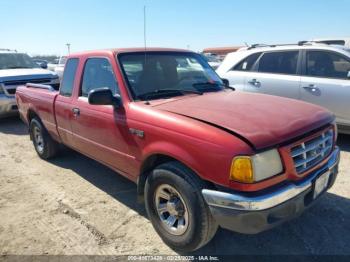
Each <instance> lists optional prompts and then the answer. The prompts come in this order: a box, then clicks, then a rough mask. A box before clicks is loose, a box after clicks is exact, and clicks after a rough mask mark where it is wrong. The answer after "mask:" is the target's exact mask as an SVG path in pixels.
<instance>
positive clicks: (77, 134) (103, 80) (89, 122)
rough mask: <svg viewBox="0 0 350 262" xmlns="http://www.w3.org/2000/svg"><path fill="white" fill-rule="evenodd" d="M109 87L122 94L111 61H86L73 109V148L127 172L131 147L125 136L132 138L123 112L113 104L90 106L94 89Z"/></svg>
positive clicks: (99, 58)
mask: <svg viewBox="0 0 350 262" xmlns="http://www.w3.org/2000/svg"><path fill="white" fill-rule="evenodd" d="M102 87H108V88H110V89H111V91H112V93H113V94H117V93H119V88H118V84H117V81H116V79H115V76H114V73H113V69H112V66H111V63H110V61H109V59H108V58H104V57H98V58H89V59H87V60H86V62H85V66H84V71H83V77H82V80H81V87H80V93H79V97H78V98H77V100H76V102H75V105H74V108H73V109H72V110H73V115H74V116H73V120H72V129H73V136H74V147H75V148H76V149H77V150H79V151H81V152H82V153H83V154H86V155H88V156H90V157H92V158H94V159H96V160H98V161H100V162H102V163H104V164H106V165H108V166H110V167H112V168H113V169H117V170H119V171H122V172H126V173H128V169H129V166H130V160H132V159H133V157H132V156H130V155H129V148H128V145H127V143H126V139H125V137H127V136H128V135H129V133H128V127H127V124H126V117H125V113H124V110H123V109H118V110H117V109H115V108H114V107H113V106H112V105H91V104H89V102H88V94H89V92H90V91H91V90H93V89H97V88H102Z"/></svg>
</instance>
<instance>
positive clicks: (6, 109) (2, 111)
mask: <svg viewBox="0 0 350 262" xmlns="http://www.w3.org/2000/svg"><path fill="white" fill-rule="evenodd" d="M16 114H18V108H17V104H16V98H15V97H14V96H6V95H0V118H2V117H7V116H13V115H16Z"/></svg>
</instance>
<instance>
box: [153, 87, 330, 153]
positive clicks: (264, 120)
mask: <svg viewBox="0 0 350 262" xmlns="http://www.w3.org/2000/svg"><path fill="white" fill-rule="evenodd" d="M153 107H154V108H155V109H158V110H165V111H168V112H172V113H175V114H180V115H183V116H187V117H190V118H193V119H196V120H198V121H202V122H205V123H207V124H211V125H214V126H216V127H218V128H223V129H226V130H228V131H230V132H232V133H236V134H238V135H239V136H241V137H244V138H245V139H247V140H249V142H250V143H251V144H252V145H253V146H254V147H255V148H256V149H263V148H267V147H271V146H275V145H277V144H281V143H283V142H286V141H288V140H290V139H293V138H295V137H298V136H301V135H303V134H305V133H307V132H310V131H312V130H315V129H317V128H319V127H322V126H324V125H326V124H329V123H331V122H332V121H333V120H334V116H333V114H331V113H330V112H328V111H327V110H325V109H323V108H321V107H319V106H316V105H312V104H309V103H305V102H301V101H298V100H293V99H288V98H282V97H277V96H271V95H263V94H254V93H244V92H238V91H236V92H217V93H206V94H204V95H201V96H191V95H190V96H186V97H182V98H179V99H177V100H171V101H169V102H167V103H162V104H155V105H153Z"/></svg>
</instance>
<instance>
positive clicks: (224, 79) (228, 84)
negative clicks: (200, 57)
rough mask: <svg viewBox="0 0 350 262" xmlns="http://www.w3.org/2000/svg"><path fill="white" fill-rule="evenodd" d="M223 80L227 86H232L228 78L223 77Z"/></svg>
mask: <svg viewBox="0 0 350 262" xmlns="http://www.w3.org/2000/svg"><path fill="white" fill-rule="evenodd" d="M221 80H222V82H223V83H224V85H225V86H226V87H229V86H230V82H229V81H228V80H227V79H226V78H221Z"/></svg>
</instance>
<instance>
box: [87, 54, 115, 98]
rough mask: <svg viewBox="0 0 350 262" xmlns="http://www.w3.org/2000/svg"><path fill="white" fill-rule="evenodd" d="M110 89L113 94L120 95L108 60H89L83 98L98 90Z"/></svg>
mask: <svg viewBox="0 0 350 262" xmlns="http://www.w3.org/2000/svg"><path fill="white" fill-rule="evenodd" d="M101 87H108V88H109V89H110V90H111V91H112V93H113V94H119V88H118V84H117V81H116V79H115V77H114V73H113V69H112V66H111V64H110V63H109V61H108V59H106V58H89V59H88V60H87V61H86V63H85V67H84V72H83V81H82V85H81V94H80V95H81V96H85V97H87V96H88V94H89V92H90V91H91V90H93V89H96V88H101Z"/></svg>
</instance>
